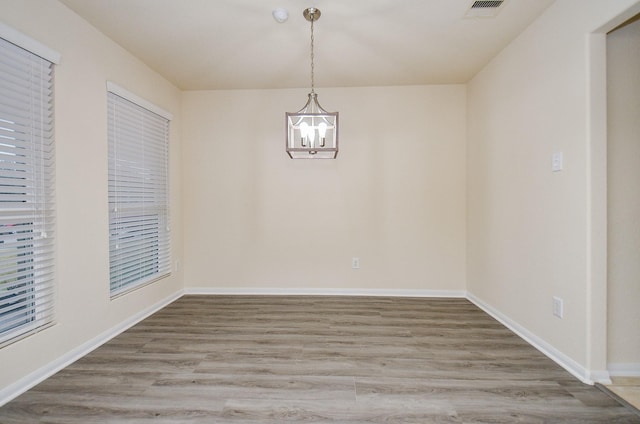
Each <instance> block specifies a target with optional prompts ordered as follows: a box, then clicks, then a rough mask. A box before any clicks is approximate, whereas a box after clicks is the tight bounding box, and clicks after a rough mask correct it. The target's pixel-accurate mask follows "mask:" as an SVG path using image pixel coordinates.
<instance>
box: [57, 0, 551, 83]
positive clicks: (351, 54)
mask: <svg viewBox="0 0 640 424" xmlns="http://www.w3.org/2000/svg"><path fill="white" fill-rule="evenodd" d="M60 1H61V2H62V3H64V4H65V5H67V6H68V7H69V8H71V9H72V10H74V11H75V12H76V13H78V14H79V15H80V16H82V17H83V18H85V19H86V20H87V21H89V22H90V23H91V24H92V25H94V26H95V27H97V28H98V29H99V30H100V31H102V32H103V33H104V34H106V35H107V36H108V37H110V38H111V39H113V40H115V41H116V42H117V43H119V44H120V45H121V46H123V47H124V48H125V49H127V50H128V51H130V52H131V53H133V54H134V55H135V56H137V57H138V58H140V59H141V60H142V61H143V62H145V63H146V64H147V65H148V66H150V67H151V68H153V69H155V70H156V71H157V72H159V73H160V74H162V75H163V76H164V77H165V78H167V79H168V80H169V81H171V82H173V83H174V84H175V85H176V86H178V87H179V88H181V89H184V90H202V89H243V88H252V89H255V88H299V87H309V85H310V23H309V22H308V21H306V20H305V19H304V17H303V16H302V11H303V10H304V9H305V8H307V7H310V6H314V7H317V8H319V9H320V11H321V12H322V16H321V18H320V20H319V21H317V22H316V23H315V29H314V32H315V82H316V86H317V87H346V86H384V85H412V84H449V83H464V82H467V81H468V80H469V79H470V78H472V77H473V76H474V75H475V74H476V73H477V72H478V71H479V70H480V69H482V67H483V66H484V65H485V64H486V63H487V62H488V61H489V60H490V59H491V58H492V57H494V56H495V55H496V54H497V53H498V52H499V51H500V50H501V49H503V48H504V47H505V46H506V45H507V44H508V43H509V41H511V40H512V39H514V38H515V37H516V36H517V35H518V34H519V33H521V32H522V31H523V30H524V28H526V27H527V26H528V25H529V24H530V23H531V22H533V21H534V20H535V19H536V18H537V17H538V16H539V15H540V14H541V13H542V12H543V11H544V10H545V9H546V8H547V7H548V6H549V5H551V3H553V1H554V0H507V1H506V2H505V3H504V4H503V6H502V7H501V9H500V12H499V13H498V15H497V16H496V17H492V18H465V13H466V12H467V11H468V9H469V7H470V6H471V4H472V3H473V0H314V1H312V0H60ZM277 7H282V8H285V9H287V10H288V11H289V19H288V21H286V22H284V23H277V22H276V21H275V20H274V19H273V17H272V15H271V13H272V11H273V9H275V8H277Z"/></svg>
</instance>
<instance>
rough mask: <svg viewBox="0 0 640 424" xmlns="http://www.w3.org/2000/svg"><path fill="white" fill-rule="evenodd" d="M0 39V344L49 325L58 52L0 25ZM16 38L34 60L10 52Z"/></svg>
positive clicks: (21, 52) (15, 49)
mask: <svg viewBox="0 0 640 424" xmlns="http://www.w3.org/2000/svg"><path fill="white" fill-rule="evenodd" d="M0 37H2V38H0V345H4V344H6V343H9V342H12V341H15V340H17V339H18V338H20V337H24V336H26V335H28V334H31V333H33V332H36V331H38V330H41V329H43V328H44V327H45V326H47V325H48V324H51V323H52V322H53V309H54V308H53V307H54V246H55V241H54V235H55V213H54V206H55V204H54V203H55V202H54V140H53V134H54V131H53V67H54V66H53V62H56V63H57V61H58V60H59V55H58V54H57V53H55V52H52V51H50V50H49V49H47V48H46V47H44V46H42V45H40V44H39V43H37V42H35V41H33V40H30V39H28V38H27V37H25V36H23V35H22V34H19V33H17V32H16V31H13V30H12V29H10V28H8V27H6V26H4V25H2V26H0ZM24 41H26V44H27V45H28V47H29V48H30V50H31V47H34V49H33V50H35V51H37V52H38V54H39V55H38V54H35V53H32V52H31V51H28V50H25V49H23V48H21V47H18V44H20V45H24V44H25V43H23V42H24ZM14 43H16V44H14ZM41 56H45V57H50V58H52V60H47V59H44V58H43V57H41Z"/></svg>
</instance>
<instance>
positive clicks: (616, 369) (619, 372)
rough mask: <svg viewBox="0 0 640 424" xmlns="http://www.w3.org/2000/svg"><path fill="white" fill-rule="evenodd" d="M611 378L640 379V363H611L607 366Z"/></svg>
mask: <svg viewBox="0 0 640 424" xmlns="http://www.w3.org/2000/svg"><path fill="white" fill-rule="evenodd" d="M607 367H608V368H609V374H611V377H640V363H637V362H627V363H610V364H607Z"/></svg>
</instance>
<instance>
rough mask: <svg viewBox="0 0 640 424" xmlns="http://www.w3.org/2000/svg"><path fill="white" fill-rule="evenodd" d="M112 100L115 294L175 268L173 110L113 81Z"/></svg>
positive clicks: (111, 213) (111, 279)
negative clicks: (171, 163) (171, 167)
mask: <svg viewBox="0 0 640 424" xmlns="http://www.w3.org/2000/svg"><path fill="white" fill-rule="evenodd" d="M107 106H108V111H107V128H108V136H107V138H108V145H109V146H108V150H109V155H108V157H109V166H108V168H109V177H108V185H109V188H108V191H109V193H108V194H109V292H110V296H111V299H115V298H117V297H120V296H122V295H124V294H127V293H129V292H131V291H133V290H137V289H139V288H141V287H144V286H146V285H148V284H151V283H153V282H155V281H158V280H160V279H163V278H165V277H167V276H169V275H170V274H171V228H170V222H171V218H170V190H169V184H170V175H169V145H170V136H169V132H170V122H171V120H172V118H173V116H172V114H171V113H169V112H167V111H165V110H163V109H162V108H160V107H158V106H156V105H154V104H153V103H151V102H149V101H147V100H145V99H143V98H141V97H139V96H137V95H135V94H133V93H131V92H130V91H128V90H126V89H124V88H122V87H121V86H119V85H117V84H115V83H113V82H111V81H108V82H107ZM160 143H161V145H160ZM147 158H151V159H147Z"/></svg>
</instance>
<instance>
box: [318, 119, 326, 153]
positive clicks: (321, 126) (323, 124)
mask: <svg viewBox="0 0 640 424" xmlns="http://www.w3.org/2000/svg"><path fill="white" fill-rule="evenodd" d="M318 135H319V136H320V140H322V142H321V144H322V147H324V137H325V136H326V135H327V123H326V122H320V123H319V124H318Z"/></svg>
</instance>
